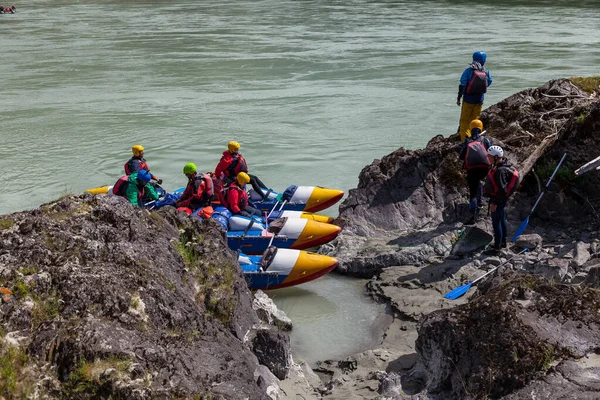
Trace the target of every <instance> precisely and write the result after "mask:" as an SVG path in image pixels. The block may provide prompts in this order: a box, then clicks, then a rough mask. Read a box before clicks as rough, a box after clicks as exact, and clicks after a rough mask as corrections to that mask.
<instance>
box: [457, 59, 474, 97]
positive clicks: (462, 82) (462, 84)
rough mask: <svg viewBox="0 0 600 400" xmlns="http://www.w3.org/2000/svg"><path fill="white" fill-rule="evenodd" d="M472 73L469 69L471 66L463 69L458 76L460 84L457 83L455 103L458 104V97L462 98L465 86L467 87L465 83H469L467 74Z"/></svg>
mask: <svg viewBox="0 0 600 400" xmlns="http://www.w3.org/2000/svg"><path fill="white" fill-rule="evenodd" d="M470 73H471V74H472V73H473V72H472V71H471V68H467V69H465V70H464V71H463V73H462V75H461V76H460V84H459V85H458V97H457V98H456V105H459V106H460V99H461V98H462V96H463V94H464V93H465V88H466V87H467V84H468V83H469V80H470V78H469V74H470Z"/></svg>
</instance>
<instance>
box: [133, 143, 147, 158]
mask: <svg viewBox="0 0 600 400" xmlns="http://www.w3.org/2000/svg"><path fill="white" fill-rule="evenodd" d="M131 151H132V152H133V155H134V156H136V157H138V156H139V155H140V153H141V152H142V151H144V146H142V145H141V144H136V145H135V146H133V147H132V148H131Z"/></svg>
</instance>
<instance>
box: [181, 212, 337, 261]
mask: <svg viewBox="0 0 600 400" xmlns="http://www.w3.org/2000/svg"><path fill="white" fill-rule="evenodd" d="M199 212H201V210H198V211H196V212H195V213H194V214H192V216H197V214H198V213H199ZM211 218H213V219H215V220H217V222H219V223H220V224H221V226H222V227H223V229H224V230H225V231H227V245H228V246H229V248H230V249H232V250H240V251H241V252H243V253H246V254H262V253H263V252H264V251H265V250H266V249H267V247H269V246H270V245H273V246H275V247H278V248H282V249H297V250H304V249H309V248H311V247H316V246H320V245H322V244H325V243H328V242H330V241H331V240H333V239H335V238H336V237H337V235H338V234H339V233H340V231H341V229H342V228H340V227H339V226H336V225H332V224H328V223H324V222H319V221H315V220H312V219H306V218H287V217H286V218H279V219H277V220H275V221H273V222H269V224H268V225H267V224H266V223H264V219H261V218H249V217H244V216H241V215H233V216H232V215H231V212H229V210H227V209H226V208H225V207H221V206H219V207H215V208H214V213H213V214H212V216H211Z"/></svg>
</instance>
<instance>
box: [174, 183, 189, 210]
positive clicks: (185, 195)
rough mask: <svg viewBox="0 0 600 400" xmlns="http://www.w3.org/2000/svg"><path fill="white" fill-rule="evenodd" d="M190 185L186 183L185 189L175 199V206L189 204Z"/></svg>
mask: <svg viewBox="0 0 600 400" xmlns="http://www.w3.org/2000/svg"><path fill="white" fill-rule="evenodd" d="M190 192H191V186H190V184H189V183H188V185H187V186H186V187H185V190H184V191H183V193H182V195H181V197H180V198H179V199H177V201H176V202H175V207H187V206H189V205H190V198H191V197H192V196H191V193H190Z"/></svg>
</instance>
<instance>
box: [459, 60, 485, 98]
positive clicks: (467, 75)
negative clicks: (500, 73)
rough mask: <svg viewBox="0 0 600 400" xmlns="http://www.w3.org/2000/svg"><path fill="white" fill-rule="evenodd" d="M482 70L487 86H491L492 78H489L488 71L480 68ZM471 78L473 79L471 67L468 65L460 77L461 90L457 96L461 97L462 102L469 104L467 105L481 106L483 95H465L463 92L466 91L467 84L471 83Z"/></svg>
mask: <svg viewBox="0 0 600 400" xmlns="http://www.w3.org/2000/svg"><path fill="white" fill-rule="evenodd" d="M481 68H482V70H485V73H486V75H487V79H488V82H487V83H488V86H492V77H491V76H490V71H488V70H486V69H485V68H483V67H481ZM471 78H473V69H472V67H471V65H469V67H468V68H467V69H465V70H464V71H463V73H462V75H461V77H460V88H461V90H462V92H460V93H459V95H463V96H464V98H463V101H464V102H465V103H469V104H483V96H484V95H483V94H466V93H465V91H466V90H467V85H468V84H469V82H470V81H471Z"/></svg>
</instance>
